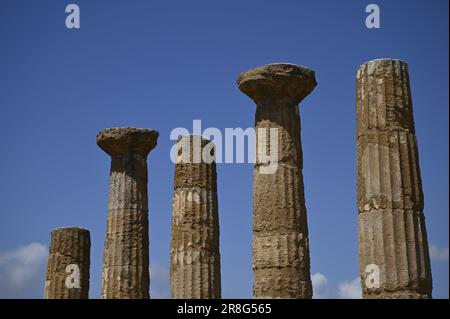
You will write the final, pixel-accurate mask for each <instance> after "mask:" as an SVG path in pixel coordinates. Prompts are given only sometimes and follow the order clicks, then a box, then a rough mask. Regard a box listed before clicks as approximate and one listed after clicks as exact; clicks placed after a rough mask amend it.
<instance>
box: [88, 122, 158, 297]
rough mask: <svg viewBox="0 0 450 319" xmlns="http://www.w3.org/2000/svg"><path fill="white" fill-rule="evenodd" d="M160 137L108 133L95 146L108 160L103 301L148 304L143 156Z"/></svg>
mask: <svg viewBox="0 0 450 319" xmlns="http://www.w3.org/2000/svg"><path fill="white" fill-rule="evenodd" d="M158 135H159V133H158V132H157V131H154V130H148V129H137V128H112V129H106V130H103V131H101V132H100V133H98V135H97V144H98V146H99V147H100V148H101V149H102V150H104V151H105V152H106V153H107V154H109V155H110V156H111V171H110V180H109V202H108V224H107V228H106V238H105V247H104V256H103V274H102V281H103V283H102V298H106V299H115V298H118V299H145V298H149V297H150V296H149V285H150V278H149V239H148V199H147V155H148V153H149V152H150V151H151V150H152V149H153V148H154V147H155V146H156V143H157V139H158Z"/></svg>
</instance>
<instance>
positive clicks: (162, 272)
mask: <svg viewBox="0 0 450 319" xmlns="http://www.w3.org/2000/svg"><path fill="white" fill-rule="evenodd" d="M150 296H151V298H154V299H158V298H159V299H161V298H170V275H169V269H168V267H166V266H165V265H162V264H160V263H157V262H152V263H151V264H150Z"/></svg>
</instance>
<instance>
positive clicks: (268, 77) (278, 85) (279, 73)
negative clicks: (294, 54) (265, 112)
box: [237, 63, 317, 104]
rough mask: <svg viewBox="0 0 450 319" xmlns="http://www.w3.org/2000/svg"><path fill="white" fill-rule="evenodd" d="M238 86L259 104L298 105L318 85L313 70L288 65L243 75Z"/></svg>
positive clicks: (267, 67) (273, 65)
mask: <svg viewBox="0 0 450 319" xmlns="http://www.w3.org/2000/svg"><path fill="white" fill-rule="evenodd" d="M237 84H238V86H239V89H240V90H241V91H242V92H243V93H245V94H246V95H248V96H249V97H250V98H251V99H253V100H254V101H255V103H257V104H258V103H259V102H265V101H267V100H273V99H280V100H282V99H288V100H289V101H291V102H292V103H293V104H298V103H300V102H301V101H302V100H303V99H304V98H305V97H306V96H307V95H308V94H310V93H311V92H312V91H313V90H314V88H315V87H316V85H317V83H316V78H315V72H314V71H313V70H311V69H309V68H306V67H304V66H299V65H295V64H288V63H280V64H267V65H264V66H261V67H258V68H255V69H252V70H249V71H247V72H244V73H241V74H240V75H239V77H238V78H237Z"/></svg>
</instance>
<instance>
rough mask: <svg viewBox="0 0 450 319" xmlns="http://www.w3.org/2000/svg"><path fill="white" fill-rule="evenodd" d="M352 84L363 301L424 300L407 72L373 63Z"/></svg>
mask: <svg viewBox="0 0 450 319" xmlns="http://www.w3.org/2000/svg"><path fill="white" fill-rule="evenodd" d="M356 78H357V96H356V108H357V110H356V111H357V189H358V198H357V201H358V211H359V214H358V224H359V260H360V274H361V285H362V290H363V296H364V297H365V298H431V290H432V281H431V269H430V258H429V252H428V243H427V235H426V230H425V218H424V214H423V207H424V202H423V193H422V182H421V178H420V169H419V156H418V149H417V141H416V136H415V129H414V118H413V109H412V101H411V92H410V87H409V76H408V65H407V64H406V63H405V62H403V61H400V60H393V59H381V60H374V61H370V62H367V63H365V64H363V65H362V66H361V67H360V68H359V70H358V72H357V75H356Z"/></svg>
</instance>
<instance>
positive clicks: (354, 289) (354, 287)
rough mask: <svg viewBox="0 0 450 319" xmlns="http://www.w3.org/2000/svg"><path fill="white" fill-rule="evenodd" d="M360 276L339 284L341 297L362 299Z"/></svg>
mask: <svg viewBox="0 0 450 319" xmlns="http://www.w3.org/2000/svg"><path fill="white" fill-rule="evenodd" d="M361 294H362V291H361V284H360V278H359V277H356V278H355V279H353V280H350V281H344V282H341V283H340V284H339V285H338V296H339V298H341V299H361Z"/></svg>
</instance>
